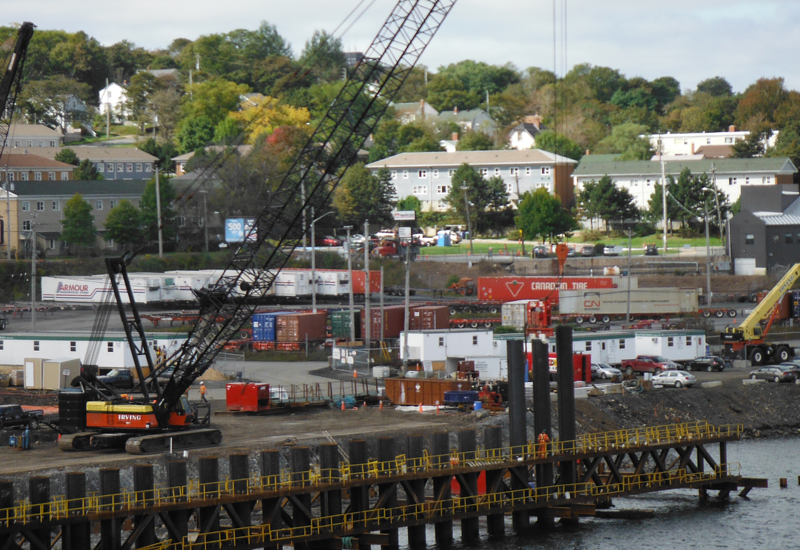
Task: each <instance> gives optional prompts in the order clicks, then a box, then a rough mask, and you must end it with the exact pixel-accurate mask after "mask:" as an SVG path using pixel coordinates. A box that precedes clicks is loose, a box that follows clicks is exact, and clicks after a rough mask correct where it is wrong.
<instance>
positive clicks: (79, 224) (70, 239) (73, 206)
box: [61, 193, 97, 248]
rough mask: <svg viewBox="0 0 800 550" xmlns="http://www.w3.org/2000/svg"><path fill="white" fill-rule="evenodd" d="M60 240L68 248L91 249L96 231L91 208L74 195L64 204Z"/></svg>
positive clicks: (80, 197)
mask: <svg viewBox="0 0 800 550" xmlns="http://www.w3.org/2000/svg"><path fill="white" fill-rule="evenodd" d="M61 226H62V228H61V240H62V241H64V242H65V243H67V244H69V245H70V247H81V248H82V247H87V248H88V247H93V246H94V244H95V235H96V234H97V231H96V230H95V228H94V216H92V206H91V205H90V204H89V203H88V202H86V200H84V198H83V196H81V195H80V194H78V193H76V194H75V195H74V196H73V197H72V198H71V199H69V200H68V201H67V202H66V203H65V204H64V219H62V220H61Z"/></svg>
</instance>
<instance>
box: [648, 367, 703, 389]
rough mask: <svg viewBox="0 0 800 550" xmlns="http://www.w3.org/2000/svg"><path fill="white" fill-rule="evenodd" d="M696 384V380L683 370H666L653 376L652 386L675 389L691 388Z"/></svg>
mask: <svg viewBox="0 0 800 550" xmlns="http://www.w3.org/2000/svg"><path fill="white" fill-rule="evenodd" d="M695 382H697V378H695V377H694V375H693V374H689V373H688V372H686V371H685V370H668V371H664V372H661V373H659V374H656V375H655V376H653V383H654V384H661V385H662V386H675V387H676V388H683V387H684V386H685V387H687V388H691V387H692V386H694V384H695Z"/></svg>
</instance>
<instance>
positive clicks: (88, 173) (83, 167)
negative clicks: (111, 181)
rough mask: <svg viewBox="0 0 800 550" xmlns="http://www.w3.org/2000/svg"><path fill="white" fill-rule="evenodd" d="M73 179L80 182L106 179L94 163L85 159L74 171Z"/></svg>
mask: <svg viewBox="0 0 800 550" xmlns="http://www.w3.org/2000/svg"><path fill="white" fill-rule="evenodd" d="M72 179H74V180H78V181H93V180H102V179H105V178H104V177H103V174H101V173H100V172H98V171H97V168H96V167H95V165H94V163H93V162H92V161H91V160H89V159H83V160H82V161H81V162H80V164H78V167H77V168H75V169H74V170H73V171H72Z"/></svg>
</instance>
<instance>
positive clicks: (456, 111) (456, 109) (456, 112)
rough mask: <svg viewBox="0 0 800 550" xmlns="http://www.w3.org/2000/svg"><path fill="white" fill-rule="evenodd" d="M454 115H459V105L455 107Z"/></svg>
mask: <svg viewBox="0 0 800 550" xmlns="http://www.w3.org/2000/svg"><path fill="white" fill-rule="evenodd" d="M453 114H454V115H457V114H458V105H456V106H455V107H453Z"/></svg>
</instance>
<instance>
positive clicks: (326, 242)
mask: <svg viewBox="0 0 800 550" xmlns="http://www.w3.org/2000/svg"><path fill="white" fill-rule="evenodd" d="M315 246H342V240H341V239H339V238H337V237H334V236H333V235H325V236H324V237H321V238H319V237H318V238H317V240H316V243H315Z"/></svg>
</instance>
